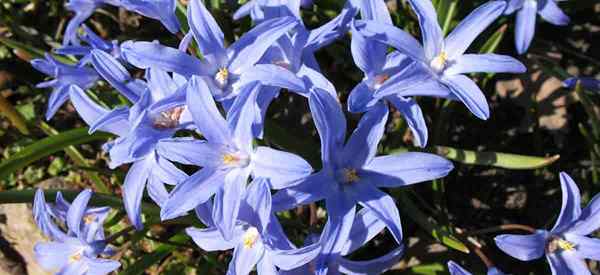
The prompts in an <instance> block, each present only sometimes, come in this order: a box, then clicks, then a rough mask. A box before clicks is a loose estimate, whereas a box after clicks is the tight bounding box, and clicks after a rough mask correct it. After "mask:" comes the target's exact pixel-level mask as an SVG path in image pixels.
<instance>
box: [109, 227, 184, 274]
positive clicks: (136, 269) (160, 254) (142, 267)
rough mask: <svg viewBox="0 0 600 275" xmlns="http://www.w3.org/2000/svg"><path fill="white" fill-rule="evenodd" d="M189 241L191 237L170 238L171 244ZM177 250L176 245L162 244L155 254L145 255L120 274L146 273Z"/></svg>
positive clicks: (182, 235)
mask: <svg viewBox="0 0 600 275" xmlns="http://www.w3.org/2000/svg"><path fill="white" fill-rule="evenodd" d="M188 240H189V237H188V236H187V235H185V234H177V235H175V236H173V237H171V238H169V242H174V243H183V242H187V241H188ZM176 249H177V246H175V245H172V244H161V245H159V246H158V247H157V248H156V249H155V250H154V252H152V253H150V254H147V255H144V256H143V257H142V258H141V259H139V260H137V261H136V262H135V263H134V264H133V265H131V266H130V267H128V268H127V269H126V270H124V271H123V272H121V273H119V274H120V275H139V274H143V273H144V271H146V269H148V268H149V267H151V266H153V265H154V264H157V263H158V262H160V261H161V260H163V259H164V258H166V257H167V256H169V254H171V252H173V251H175V250H176Z"/></svg>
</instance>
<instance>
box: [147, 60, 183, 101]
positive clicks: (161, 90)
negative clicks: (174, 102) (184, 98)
mask: <svg viewBox="0 0 600 275" xmlns="http://www.w3.org/2000/svg"><path fill="white" fill-rule="evenodd" d="M146 80H148V88H149V89H150V93H152V102H157V101H159V100H161V99H163V98H165V97H168V96H170V95H171V94H173V93H175V91H177V88H178V87H177V84H176V83H175V81H174V80H173V78H171V76H169V74H168V73H167V72H165V71H163V70H161V69H159V68H156V67H152V68H149V69H148V70H146Z"/></svg>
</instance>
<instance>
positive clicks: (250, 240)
mask: <svg viewBox="0 0 600 275" xmlns="http://www.w3.org/2000/svg"><path fill="white" fill-rule="evenodd" d="M258 237H259V234H258V229H256V227H250V228H248V230H246V232H245V233H244V236H242V241H243V242H244V247H245V248H248V249H250V248H253V247H254V245H255V244H256V241H257V240H258Z"/></svg>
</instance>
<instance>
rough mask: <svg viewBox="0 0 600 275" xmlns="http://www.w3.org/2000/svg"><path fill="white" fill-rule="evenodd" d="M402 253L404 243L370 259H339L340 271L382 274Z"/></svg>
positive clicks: (355, 273)
mask: <svg viewBox="0 0 600 275" xmlns="http://www.w3.org/2000/svg"><path fill="white" fill-rule="evenodd" d="M403 255H404V245H400V247H398V248H396V249H394V250H392V251H390V252H389V253H387V254H385V255H383V256H381V257H379V258H377V259H373V260H370V261H350V260H346V259H344V258H340V259H339V265H340V268H339V270H340V272H342V273H344V274H348V275H359V274H360V275H362V274H365V275H366V274H382V273H384V272H385V271H386V270H388V269H390V268H392V266H394V265H395V264H397V263H398V262H399V261H400V258H402V256H403Z"/></svg>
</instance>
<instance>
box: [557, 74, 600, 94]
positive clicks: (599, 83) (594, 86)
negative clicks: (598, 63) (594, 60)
mask: <svg viewBox="0 0 600 275" xmlns="http://www.w3.org/2000/svg"><path fill="white" fill-rule="evenodd" d="M578 83H579V84H580V85H581V87H583V88H584V89H588V90H591V91H600V80H598V79H595V78H593V77H571V78H569V79H566V80H565V81H563V86H564V87H566V88H570V89H575V87H576V86H577V84H578Z"/></svg>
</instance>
